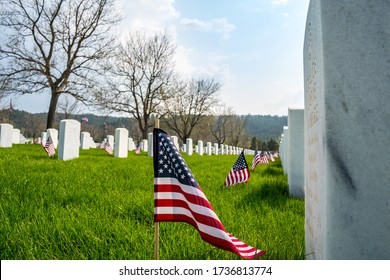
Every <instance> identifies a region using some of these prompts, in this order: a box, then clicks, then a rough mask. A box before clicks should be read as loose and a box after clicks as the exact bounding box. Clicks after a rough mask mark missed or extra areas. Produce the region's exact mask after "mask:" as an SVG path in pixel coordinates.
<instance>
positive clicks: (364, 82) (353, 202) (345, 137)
mask: <svg viewBox="0 0 390 280" xmlns="http://www.w3.org/2000/svg"><path fill="white" fill-rule="evenodd" d="M389 11H390V1H374V0H366V1H340V0H312V1H311V2H310V5H309V11H308V16H307V21H306V31H305V41H304V51H303V58H304V82H305V219H306V220H305V250H306V258H307V259H349V260H355V259H386V260H388V259H390V185H389V184H390V183H389V182H390V156H389V139H390V130H389V120H390V107H389V105H390V102H389V101H390V99H389V97H390V36H389V30H390V16H389Z"/></svg>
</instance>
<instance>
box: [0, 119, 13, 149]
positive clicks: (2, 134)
mask: <svg viewBox="0 0 390 280" xmlns="http://www.w3.org/2000/svg"><path fill="white" fill-rule="evenodd" d="M13 128H14V127H13V126H12V125H11V124H8V123H2V124H0V148H11V147H12V133H13Z"/></svg>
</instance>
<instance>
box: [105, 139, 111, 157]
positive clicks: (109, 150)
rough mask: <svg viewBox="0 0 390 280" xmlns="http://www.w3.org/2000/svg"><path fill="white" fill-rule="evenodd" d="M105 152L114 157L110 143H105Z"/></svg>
mask: <svg viewBox="0 0 390 280" xmlns="http://www.w3.org/2000/svg"><path fill="white" fill-rule="evenodd" d="M104 150H105V151H106V152H107V153H109V154H110V155H112V148H111V145H110V143H109V142H108V141H106V142H105V143H104Z"/></svg>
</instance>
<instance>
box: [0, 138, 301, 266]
mask: <svg viewBox="0 0 390 280" xmlns="http://www.w3.org/2000/svg"><path fill="white" fill-rule="evenodd" d="M183 157H184V159H185V161H186V162H187V164H188V166H189V168H190V169H191V171H192V173H193V174H194V176H195V178H196V180H197V181H198V183H199V184H200V186H201V188H202V190H203V192H204V193H205V195H206V197H207V198H208V200H209V201H210V203H211V205H212V206H213V208H214V210H215V212H216V214H217V215H218V217H219V219H220V220H221V222H222V224H223V225H224V226H225V228H226V230H227V231H228V232H230V233H231V234H233V235H234V236H236V237H237V238H239V239H241V240H242V241H243V242H245V243H247V244H249V245H251V246H254V247H256V248H259V249H263V250H266V254H265V255H263V256H261V257H260V260H262V259H264V260H267V259H268V260H289V259H292V260H303V259H304V258H305V256H304V254H305V249H304V212H305V211H304V200H303V199H297V198H290V197H289V196H288V186H287V176H286V175H285V174H284V173H283V170H282V167H281V164H280V161H279V159H277V160H276V161H275V162H272V163H270V164H269V165H258V166H257V167H256V169H255V170H254V171H251V178H250V179H249V182H248V183H246V184H239V185H235V186H232V187H228V188H226V187H224V186H223V182H224V180H225V177H226V175H227V174H228V172H229V170H230V169H231V167H232V165H233V163H234V162H235V160H236V159H237V155H219V156H205V155H203V156H199V155H197V154H194V155H192V156H187V155H185V154H184V155H183ZM252 158H253V156H249V155H247V156H246V160H247V162H248V165H249V166H250V165H251V161H252ZM0 186H1V187H0V257H1V259H3V260H13V259H16V260H35V259H38V260H53V259H59V260H152V259H154V221H153V205H154V204H153V187H154V186H153V159H152V157H149V156H147V154H146V153H141V154H140V155H136V154H135V153H134V152H129V157H128V158H115V157H113V156H110V155H108V154H107V153H106V152H105V151H104V150H102V149H89V150H81V151H80V157H79V158H77V159H73V160H70V161H60V160H58V159H56V156H54V158H49V157H48V156H47V154H46V153H45V151H44V150H43V148H42V147H41V146H40V145H13V147H12V148H3V149H0ZM159 246H160V249H159V254H160V259H162V260H164V259H165V260H207V259H211V260H237V259H240V258H239V257H238V256H236V255H235V254H233V253H231V252H227V251H224V250H221V249H219V248H216V247H213V246H211V245H210V244H208V243H206V242H204V241H203V240H202V239H201V238H200V235H199V234H198V232H197V231H196V230H195V229H194V228H193V227H192V226H190V225H188V224H185V223H176V222H175V223H160V245H159Z"/></svg>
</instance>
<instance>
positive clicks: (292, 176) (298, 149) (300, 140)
mask: <svg viewBox="0 0 390 280" xmlns="http://www.w3.org/2000/svg"><path fill="white" fill-rule="evenodd" d="M304 124H305V119H304V110H303V109H291V108H289V109H288V134H289V135H288V140H289V143H288V161H289V162H288V164H287V165H288V169H289V170H288V172H287V173H288V189H289V194H290V196H292V197H299V198H303V197H304V196H305V190H304V185H305V174H304V171H305V170H304V166H305V164H304V156H305V149H304Z"/></svg>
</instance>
